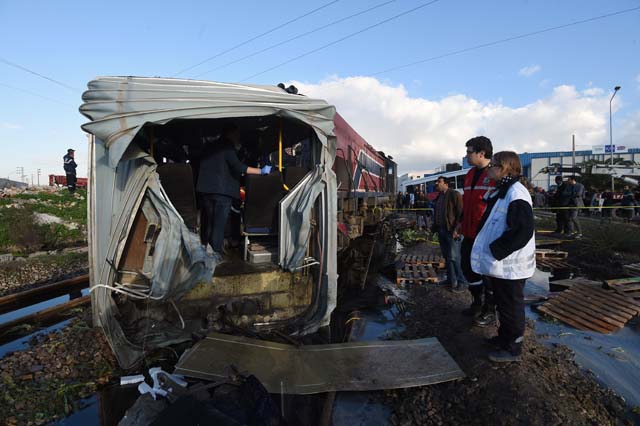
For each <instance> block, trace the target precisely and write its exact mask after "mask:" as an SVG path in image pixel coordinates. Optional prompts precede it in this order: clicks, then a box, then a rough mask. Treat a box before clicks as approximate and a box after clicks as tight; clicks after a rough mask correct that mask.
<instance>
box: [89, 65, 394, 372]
mask: <svg viewBox="0 0 640 426" xmlns="http://www.w3.org/2000/svg"><path fill="white" fill-rule="evenodd" d="M82 98H83V104H82V106H81V107H80V112H81V113H82V114H83V115H85V116H86V117H87V118H89V120H90V121H89V122H87V123H86V124H84V125H83V126H82V128H83V130H85V131H86V132H88V133H89V134H90V138H89V140H90V142H89V186H88V213H89V216H88V239H89V259H90V279H91V300H92V312H93V318H94V324H96V325H97V326H100V327H102V329H103V330H104V333H105V335H106V337H107V340H108V341H109V344H110V345H111V347H112V349H113V351H114V353H115V354H116V357H117V359H118V362H119V363H120V365H121V366H122V367H123V368H129V367H132V366H134V365H135V364H136V363H138V362H139V361H140V360H141V359H142V358H143V356H144V354H145V353H148V352H149V351H151V350H153V349H156V348H159V347H163V346H167V345H171V344H176V343H180V342H185V341H189V340H191V339H192V338H193V336H194V334H204V333H207V332H208V331H215V330H221V329H223V328H225V327H236V328H242V329H250V330H258V331H272V330H276V331H278V332H280V333H285V334H290V335H304V334H309V333H313V332H316V331H318V330H319V329H320V328H322V327H326V326H328V325H329V322H330V317H331V313H332V311H333V309H334V308H335V305H336V298H337V285H338V284H337V283H338V270H337V257H338V252H340V251H344V250H347V248H348V247H349V244H350V242H351V241H353V240H355V239H358V238H359V237H361V236H362V234H363V232H364V229H365V227H366V226H367V225H371V224H375V223H376V221H378V220H379V219H380V218H381V216H382V214H383V208H382V207H384V204H385V203H387V202H390V200H392V199H393V197H391V196H390V195H389V194H393V193H394V191H395V186H396V178H395V176H396V166H395V163H393V161H392V159H391V157H387V156H385V155H384V154H383V153H381V152H377V151H375V149H373V147H371V146H370V145H368V144H367V143H366V142H365V141H364V139H362V138H361V137H360V136H359V135H358V134H357V133H356V132H355V131H354V130H353V129H352V128H351V127H350V126H349V125H348V123H346V121H344V119H343V118H342V117H340V116H339V115H337V114H336V112H335V108H334V107H333V106H331V105H329V104H328V103H327V102H325V101H323V100H319V99H313V98H309V97H306V96H301V95H296V94H292V93H288V92H287V91H286V90H283V89H282V88H280V87H275V86H274V87H271V86H257V85H240V84H227V83H216V82H208V81H194V80H181V79H163V78H138V77H100V78H97V79H95V80H93V81H91V82H89V84H88V90H87V91H85V92H84V94H83V97H82ZM230 122H232V123H233V124H234V125H236V126H237V127H239V129H240V131H241V134H242V137H241V139H242V141H243V145H242V147H241V155H242V156H243V158H244V162H245V163H246V164H249V165H252V166H255V165H256V162H258V161H263V162H264V161H268V162H269V163H270V164H272V165H273V166H274V167H273V170H274V171H273V172H272V173H271V174H269V175H265V176H258V175H247V176H245V177H244V183H243V190H244V193H243V197H242V200H243V201H242V205H237V206H236V207H237V209H236V211H234V212H233V213H232V214H231V215H230V219H229V223H228V224H227V226H228V234H229V238H228V240H229V241H230V242H231V245H230V246H229V247H228V252H227V255H226V256H225V261H224V262H221V263H219V264H217V263H216V258H215V257H214V256H212V255H210V254H208V253H207V250H206V248H205V246H204V245H203V244H202V242H203V235H204V232H205V228H206V226H207V224H206V221H204V220H203V219H202V217H201V209H200V206H199V202H198V197H197V194H196V192H195V187H196V179H197V176H198V167H199V165H200V164H199V163H200V155H201V153H202V152H203V148H204V147H205V146H207V144H215V143H217V142H219V140H220V133H221V130H222V128H223V127H224V126H225V125H227V124H229V123H230Z"/></svg>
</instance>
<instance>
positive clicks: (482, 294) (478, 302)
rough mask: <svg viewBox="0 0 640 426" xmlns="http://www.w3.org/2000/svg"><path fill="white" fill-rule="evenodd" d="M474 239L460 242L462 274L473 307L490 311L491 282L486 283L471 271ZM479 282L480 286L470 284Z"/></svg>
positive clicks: (481, 277) (491, 305)
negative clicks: (483, 307)
mask: <svg viewBox="0 0 640 426" xmlns="http://www.w3.org/2000/svg"><path fill="white" fill-rule="evenodd" d="M474 241H475V239H471V238H465V239H463V240H462V246H461V248H460V256H461V259H460V260H461V264H462V273H463V274H464V276H465V278H466V279H467V282H468V283H469V293H471V296H472V297H473V302H472V303H471V304H472V305H474V306H483V305H484V306H485V310H487V311H490V310H492V309H493V308H492V307H493V305H494V303H495V302H494V301H493V291H492V290H491V282H489V281H487V279H486V278H485V277H483V276H482V275H479V274H476V273H475V272H473V269H471V250H472V249H473V243H474ZM478 281H481V282H480V284H472V283H477V282H478Z"/></svg>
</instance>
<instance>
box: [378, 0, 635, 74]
mask: <svg viewBox="0 0 640 426" xmlns="http://www.w3.org/2000/svg"><path fill="white" fill-rule="evenodd" d="M636 10H640V6H638V7H633V8H630V9H624V10H619V11H617V12H612V13H607V14H605V15H599V16H594V17H591V18H587V19H582V20H580V21H574V22H570V23H568V24H563V25H557V26H555V27H549V28H545V29H542V30H538V31H532V32H529V33H524V34H519V35H515V36H512V37H507V38H503V39H500V40H495V41H490V42H488V43H482V44H478V45H475V46H471V47H466V48H464V49H459V50H454V51H452V52H448V53H443V54H441V55H437V56H432V57H430V58H425V59H420V60H418V61H414V62H410V63H408V64H404V65H398V66H396V67H392V68H387V69H386V70H383V71H378V72H376V73H373V74H371V75H372V76H376V75H380V74H385V73H388V72H392V71H397V70H400V69H403V68H408V67H412V66H415V65H419V64H424V63H426V62H432V61H436V60H438V59H443V58H447V57H449V56H455V55H460V54H462V53H466V52H470V51H472V50H478V49H482V48H485V47H490V46H495V45H497V44H502V43H507V42H510V41H514V40H519V39H523V38H527V37H532V36H535V35H538V34H543V33H548V32H551V31H556V30H560V29H563V28H568V27H572V26H575V25H580V24H586V23H588V22H593V21H597V20H600V19H605V18H610V17H612V16H617V15H622V14H625V13H630V12H634V11H636Z"/></svg>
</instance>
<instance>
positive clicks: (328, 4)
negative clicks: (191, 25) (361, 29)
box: [171, 0, 340, 77]
mask: <svg viewBox="0 0 640 426" xmlns="http://www.w3.org/2000/svg"><path fill="white" fill-rule="evenodd" d="M339 1H340V0H333V1H330V2H329V3H325V4H323V5H322V6H320V7H317V8H315V9H313V10H312V11H310V12H306V13H304V14H302V15H300V16H298V17H296V18H293V19H290V20H289V21H287V22H285V23H283V24H280V25H277V26H275V27H273V28H271V29H269V30H267V31H265V32H263V33H260V34H258V35H257V36H254V37H251V38H250V39H248V40H245V41H243V42H241V43H238V44H236V45H234V46H231V47H229V48H228V49H225V50H223V51H222V52H220V53H216V54H215V55H213V56H210V57H208V58H207V59H205V60H203V61H200V62H198V63H197V64H195V65H192V66H190V67H187V68H185V69H183V70H181V71H178V72H177V73H175V74H173V75H172V76H171V77H177V76H179V75H180V74H184V73H185V72H187V71H191V70H192V69H194V68H196V67H199V66H200V65H202V64H205V63H207V62H209V61H211V60H213V59H216V58H218V57H220V56H222V55H224V54H226V53H229V52H231V51H232V50H235V49H237V48H239V47H242V46H244V45H245V44H248V43H251V42H252V41H255V40H257V39H259V38H260V37H264V36H265V35H267V34H271V33H272V32H274V31H276V30H279V29H280V28H283V27H285V26H287V25H289V24H292V23H294V22H296V21H299V20H300V19H302V18H306V17H307V16H309V15H312V14H314V13H316V12H318V11H319V10H322V9H324V8H326V7H329V6H331V5H332V4H335V3H338V2H339Z"/></svg>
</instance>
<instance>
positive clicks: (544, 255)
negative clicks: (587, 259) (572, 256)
mask: <svg viewBox="0 0 640 426" xmlns="http://www.w3.org/2000/svg"><path fill="white" fill-rule="evenodd" d="M567 256H569V253H568V252H566V251H560V250H551V249H536V259H566V258H567Z"/></svg>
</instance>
